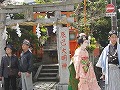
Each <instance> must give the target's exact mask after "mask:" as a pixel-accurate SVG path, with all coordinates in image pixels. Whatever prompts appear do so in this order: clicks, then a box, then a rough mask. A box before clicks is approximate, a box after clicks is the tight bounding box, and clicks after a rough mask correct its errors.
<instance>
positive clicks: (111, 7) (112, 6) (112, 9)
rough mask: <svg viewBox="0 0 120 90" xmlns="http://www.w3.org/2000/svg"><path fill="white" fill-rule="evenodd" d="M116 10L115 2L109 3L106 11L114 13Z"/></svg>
mask: <svg viewBox="0 0 120 90" xmlns="http://www.w3.org/2000/svg"><path fill="white" fill-rule="evenodd" d="M114 11H115V6H114V5H113V4H108V5H107V6H106V13H113V12H114Z"/></svg>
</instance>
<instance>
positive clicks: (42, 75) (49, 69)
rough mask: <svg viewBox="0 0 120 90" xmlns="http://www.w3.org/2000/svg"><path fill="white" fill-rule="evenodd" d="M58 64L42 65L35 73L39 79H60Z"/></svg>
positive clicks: (36, 78)
mask: <svg viewBox="0 0 120 90" xmlns="http://www.w3.org/2000/svg"><path fill="white" fill-rule="evenodd" d="M58 72H59V66H58V64H49V65H41V66H40V67H39V68H38V70H37V73H36V75H35V80H37V81H58Z"/></svg>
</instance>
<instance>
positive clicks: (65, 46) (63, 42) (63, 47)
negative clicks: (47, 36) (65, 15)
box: [58, 27, 70, 84]
mask: <svg viewBox="0 0 120 90" xmlns="http://www.w3.org/2000/svg"><path fill="white" fill-rule="evenodd" d="M58 32H59V34H58V39H59V40H58V54H59V55H58V57H59V75H60V82H59V83H60V84H68V81H69V70H68V66H69V63H70V54H69V29H68V28H67V27H59V31H58Z"/></svg>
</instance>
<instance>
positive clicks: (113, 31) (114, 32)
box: [109, 30, 118, 37]
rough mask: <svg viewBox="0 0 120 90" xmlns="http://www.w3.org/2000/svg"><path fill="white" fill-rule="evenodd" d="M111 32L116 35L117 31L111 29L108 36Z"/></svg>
mask: <svg viewBox="0 0 120 90" xmlns="http://www.w3.org/2000/svg"><path fill="white" fill-rule="evenodd" d="M113 34H115V35H118V32H117V31H116V30H111V31H110V32H109V37H110V36H111V35H113Z"/></svg>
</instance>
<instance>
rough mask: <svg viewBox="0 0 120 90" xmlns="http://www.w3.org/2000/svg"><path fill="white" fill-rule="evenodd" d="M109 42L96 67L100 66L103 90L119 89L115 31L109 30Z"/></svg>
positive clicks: (119, 56)
mask: <svg viewBox="0 0 120 90" xmlns="http://www.w3.org/2000/svg"><path fill="white" fill-rule="evenodd" d="M109 40H110V44H108V45H107V46H106V47H105V48H104V50H103V51H102V53H101V55H100V57H99V60H98V62H97V64H96V66H97V67H100V68H102V79H103V80H105V90H120V69H119V66H120V44H118V43H117V41H118V36H117V31H115V30H112V31H110V32H109Z"/></svg>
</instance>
